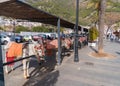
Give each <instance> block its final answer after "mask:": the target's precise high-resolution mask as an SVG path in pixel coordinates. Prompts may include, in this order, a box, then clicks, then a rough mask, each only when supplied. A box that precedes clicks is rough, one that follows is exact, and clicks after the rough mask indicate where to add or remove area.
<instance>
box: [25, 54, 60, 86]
mask: <svg viewBox="0 0 120 86" xmlns="http://www.w3.org/2000/svg"><path fill="white" fill-rule="evenodd" d="M45 59H46V62H44V63H42V64H41V65H39V66H38V64H37V63H36V62H34V60H33V61H31V62H30V67H34V70H32V71H31V72H30V78H29V80H28V81H27V82H26V83H24V85H23V86H54V84H55V82H56V81H57V78H58V76H59V71H55V66H56V64H57V61H56V52H54V53H53V55H52V56H45Z"/></svg>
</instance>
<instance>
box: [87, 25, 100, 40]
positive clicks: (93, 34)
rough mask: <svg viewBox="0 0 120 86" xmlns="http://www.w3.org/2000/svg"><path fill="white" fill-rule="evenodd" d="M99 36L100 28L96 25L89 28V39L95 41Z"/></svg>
mask: <svg viewBox="0 0 120 86" xmlns="http://www.w3.org/2000/svg"><path fill="white" fill-rule="evenodd" d="M97 37H98V30H97V28H96V27H95V26H94V27H91V28H90V29H89V41H91V42H92V41H95V40H96V39H97Z"/></svg>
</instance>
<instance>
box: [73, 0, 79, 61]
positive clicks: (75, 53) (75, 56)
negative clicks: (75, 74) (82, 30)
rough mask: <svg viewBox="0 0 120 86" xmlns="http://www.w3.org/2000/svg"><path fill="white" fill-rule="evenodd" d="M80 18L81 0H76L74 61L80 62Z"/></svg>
mask: <svg viewBox="0 0 120 86" xmlns="http://www.w3.org/2000/svg"><path fill="white" fill-rule="evenodd" d="M78 18H79V0H76V24H75V34H74V35H75V42H74V43H75V44H74V47H75V48H74V62H79V57H78Z"/></svg>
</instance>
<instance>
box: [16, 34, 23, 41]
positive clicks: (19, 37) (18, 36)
mask: <svg viewBox="0 0 120 86" xmlns="http://www.w3.org/2000/svg"><path fill="white" fill-rule="evenodd" d="M15 41H16V42H18V43H20V42H23V37H22V36H20V35H16V36H15Z"/></svg>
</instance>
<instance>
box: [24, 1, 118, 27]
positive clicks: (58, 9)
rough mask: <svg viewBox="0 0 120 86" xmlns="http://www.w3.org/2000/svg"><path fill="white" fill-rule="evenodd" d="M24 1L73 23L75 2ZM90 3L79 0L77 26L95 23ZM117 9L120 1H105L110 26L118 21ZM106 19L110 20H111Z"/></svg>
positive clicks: (94, 15) (94, 14) (94, 10)
mask: <svg viewBox="0 0 120 86" xmlns="http://www.w3.org/2000/svg"><path fill="white" fill-rule="evenodd" d="M24 1H26V2H27V3H29V4H30V5H32V6H34V7H37V8H38V9H42V10H44V11H47V12H48V13H51V14H53V15H56V16H59V17H61V18H63V19H65V20H68V21H70V22H73V23H75V19H76V0H24ZM91 1H92V0H80V9H79V24H81V25H91V24H92V23H94V22H95V21H96V9H95V7H94V5H93V3H92V2H91ZM92 5H93V6H92ZM119 8H120V0H107V9H106V18H105V19H106V22H107V24H110V23H111V21H113V20H114V22H116V21H120V16H119V14H120V9H119ZM116 14H117V15H116ZM111 17H112V18H111ZM116 17H118V18H116ZM108 18H110V19H111V20H110V19H108ZM107 19H108V20H107ZM116 19H117V20H116ZM109 21H110V22H109ZM114 22H112V23H114Z"/></svg>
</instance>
